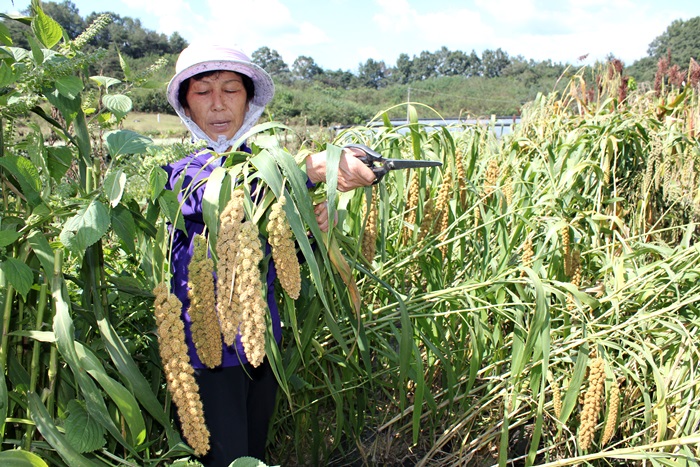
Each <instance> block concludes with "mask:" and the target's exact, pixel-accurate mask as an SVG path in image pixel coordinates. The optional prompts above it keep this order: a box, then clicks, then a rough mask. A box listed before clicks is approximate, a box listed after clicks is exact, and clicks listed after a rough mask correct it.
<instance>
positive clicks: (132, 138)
mask: <svg viewBox="0 0 700 467" xmlns="http://www.w3.org/2000/svg"><path fill="white" fill-rule="evenodd" d="M105 143H106V144H107V150H108V151H109V154H110V155H111V156H112V157H117V156H120V155H122V154H140V153H143V152H146V148H148V146H150V145H151V144H152V143H153V140H152V139H151V138H147V137H145V136H143V135H140V134H138V133H136V132H135V131H131V130H117V131H112V132H109V133H107V135H106V136H105Z"/></svg>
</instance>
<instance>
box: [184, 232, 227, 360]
mask: <svg viewBox="0 0 700 467" xmlns="http://www.w3.org/2000/svg"><path fill="white" fill-rule="evenodd" d="M208 251H209V246H208V242H207V238H206V237H204V236H203V235H199V234H198V235H196V236H195V237H194V254H193V255H192V260H191V261H190V264H189V268H188V286H189V291H188V293H187V295H188V297H189V298H190V308H189V315H190V321H191V324H190V329H191V331H192V341H193V342H194V344H195V348H196V349H197V355H198V356H199V358H200V360H201V361H202V363H204V364H205V365H206V366H207V367H209V368H214V367H216V366H218V365H220V364H221V355H222V347H221V328H220V327H219V318H218V316H217V314H216V294H215V291H214V262H213V261H212V259H211V258H210V257H209V255H208Z"/></svg>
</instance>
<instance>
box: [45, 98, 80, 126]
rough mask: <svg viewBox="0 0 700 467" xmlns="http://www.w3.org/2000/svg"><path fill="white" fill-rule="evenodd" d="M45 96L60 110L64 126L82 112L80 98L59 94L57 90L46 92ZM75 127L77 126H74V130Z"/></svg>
mask: <svg viewBox="0 0 700 467" xmlns="http://www.w3.org/2000/svg"><path fill="white" fill-rule="evenodd" d="M45 96H46V99H47V100H48V101H49V102H50V103H51V105H53V106H54V107H56V108H57V109H58V110H59V111H60V112H61V115H62V116H63V118H64V119H65V120H66V126H69V125H70V124H71V123H73V121H75V120H76V119H77V118H78V116H79V115H81V114H82V110H81V108H80V101H81V99H68V98H67V97H64V96H63V95H61V93H59V92H58V90H55V91H53V92H47V93H46V94H45ZM77 129H78V127H76V130H77Z"/></svg>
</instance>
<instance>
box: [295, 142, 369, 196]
mask: <svg viewBox="0 0 700 467" xmlns="http://www.w3.org/2000/svg"><path fill="white" fill-rule="evenodd" d="M362 155H364V153H363V151H362V150H361V149H357V148H344V149H343V152H342V153H341V155H340V163H339V165H338V191H350V190H354V189H355V188H359V187H361V186H370V185H371V184H372V183H374V181H375V180H376V179H377V177H376V176H375V175H374V172H373V171H372V169H370V168H369V167H367V166H366V165H365V164H364V162H362V161H361V160H360V159H358V157H359V156H362ZM306 173H307V175H308V177H309V180H311V182H312V183H319V182H325V181H326V151H322V152H318V153H316V154H311V155H310V156H308V157H307V158H306Z"/></svg>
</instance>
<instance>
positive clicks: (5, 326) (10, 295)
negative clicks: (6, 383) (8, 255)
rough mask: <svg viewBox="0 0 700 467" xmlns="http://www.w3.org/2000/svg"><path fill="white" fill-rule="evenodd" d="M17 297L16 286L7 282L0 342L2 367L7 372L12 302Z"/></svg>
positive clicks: (0, 366) (0, 362)
mask: <svg viewBox="0 0 700 467" xmlns="http://www.w3.org/2000/svg"><path fill="white" fill-rule="evenodd" d="M14 298H15V288H14V287H12V284H9V283H8V284H7V295H6V296H5V309H4V311H3V315H2V341H1V342H0V368H2V372H3V373H6V371H5V370H6V368H5V365H6V363H7V340H8V337H9V335H8V332H9V329H10V317H11V316H12V302H13V301H14Z"/></svg>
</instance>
